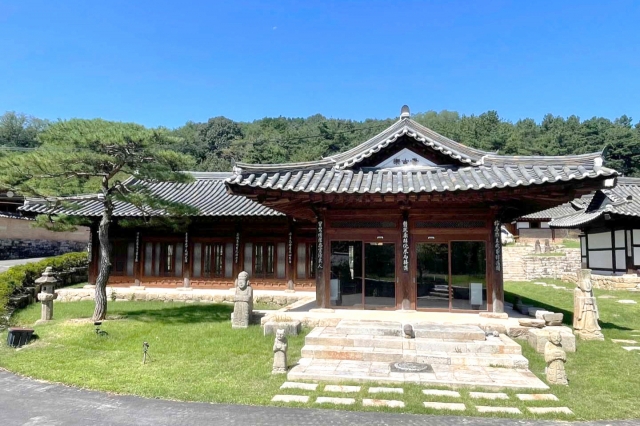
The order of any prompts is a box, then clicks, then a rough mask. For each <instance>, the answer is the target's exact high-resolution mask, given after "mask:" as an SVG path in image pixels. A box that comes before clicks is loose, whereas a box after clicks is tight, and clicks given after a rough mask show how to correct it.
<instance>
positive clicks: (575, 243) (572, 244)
mask: <svg viewBox="0 0 640 426" xmlns="http://www.w3.org/2000/svg"><path fill="white" fill-rule="evenodd" d="M562 245H563V246H565V248H580V240H562Z"/></svg>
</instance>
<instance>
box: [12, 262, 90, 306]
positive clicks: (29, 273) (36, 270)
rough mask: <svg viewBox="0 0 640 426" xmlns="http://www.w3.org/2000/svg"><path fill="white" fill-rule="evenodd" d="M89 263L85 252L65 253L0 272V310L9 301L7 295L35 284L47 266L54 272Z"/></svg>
mask: <svg viewBox="0 0 640 426" xmlns="http://www.w3.org/2000/svg"><path fill="white" fill-rule="evenodd" d="M88 264H89V260H88V258H87V253H84V252H81V253H67V254H63V255H62V256H56V257H50V258H47V259H44V260H41V261H40V262H35V263H27V264H25V265H16V266H12V267H11V268H9V270H7V271H5V272H2V273H0V311H3V310H4V308H5V307H6V306H7V303H8V302H9V297H10V296H11V295H12V294H14V293H15V292H19V291H20V289H21V288H23V287H33V286H35V280H36V279H37V278H38V277H40V276H41V275H42V273H43V272H44V270H45V268H46V267H47V266H51V267H52V268H53V271H54V272H61V271H65V270H69V269H71V268H77V267H84V266H87V265H88Z"/></svg>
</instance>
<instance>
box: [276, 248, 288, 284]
mask: <svg viewBox="0 0 640 426" xmlns="http://www.w3.org/2000/svg"><path fill="white" fill-rule="evenodd" d="M277 248H278V252H277V256H278V264H277V265H276V268H277V271H276V272H277V278H284V277H285V272H284V271H285V269H284V268H285V263H286V261H285V259H286V258H287V253H286V251H285V244H284V243H278V246H277Z"/></svg>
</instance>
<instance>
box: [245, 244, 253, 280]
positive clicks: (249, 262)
mask: <svg viewBox="0 0 640 426" xmlns="http://www.w3.org/2000/svg"><path fill="white" fill-rule="evenodd" d="M244 270H245V272H247V273H248V274H249V278H252V276H251V274H252V273H253V244H252V243H245V244H244Z"/></svg>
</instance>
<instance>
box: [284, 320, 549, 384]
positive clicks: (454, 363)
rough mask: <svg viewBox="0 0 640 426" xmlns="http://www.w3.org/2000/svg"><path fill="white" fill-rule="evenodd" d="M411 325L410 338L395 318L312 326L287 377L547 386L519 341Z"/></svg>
mask: <svg viewBox="0 0 640 426" xmlns="http://www.w3.org/2000/svg"><path fill="white" fill-rule="evenodd" d="M412 325H413V330H414V333H415V338H412V339H408V338H405V337H404V336H403V334H404V333H403V331H402V323H400V322H394V321H371V320H360V321H357V320H342V321H340V322H339V323H338V324H337V325H336V326H335V327H316V328H315V329H314V330H313V331H311V333H309V334H308V335H307V337H306V340H305V346H304V347H303V348H302V359H301V360H300V362H299V363H298V365H297V366H295V367H294V368H293V369H292V370H291V371H290V372H289V375H288V379H289V380H314V381H327V382H343V381H356V382H367V381H375V382H381V383H404V382H411V383H420V384H430V385H445V386H452V387H457V386H481V387H487V388H529V389H548V386H547V385H546V384H544V383H543V382H542V381H541V380H540V379H538V378H537V377H536V376H535V375H534V374H533V373H531V372H530V371H529V370H528V367H529V361H528V360H527V359H526V358H525V357H524V356H522V352H521V347H520V345H518V344H517V343H515V342H514V341H513V340H511V339H510V338H509V337H507V336H506V335H504V334H500V335H499V336H495V337H494V336H487V337H485V332H484V331H483V330H482V329H480V327H478V326H473V325H443V324H431V323H415V324H412Z"/></svg>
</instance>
